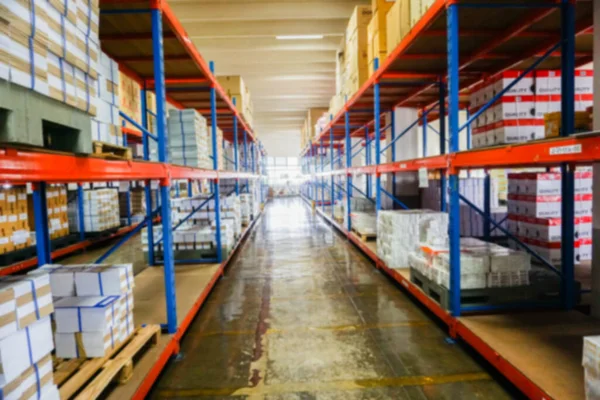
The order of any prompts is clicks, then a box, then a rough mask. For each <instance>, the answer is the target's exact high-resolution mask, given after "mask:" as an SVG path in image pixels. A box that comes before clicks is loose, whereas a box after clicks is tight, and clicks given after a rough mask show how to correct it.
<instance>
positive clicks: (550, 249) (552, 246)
mask: <svg viewBox="0 0 600 400" xmlns="http://www.w3.org/2000/svg"><path fill="white" fill-rule="evenodd" d="M522 241H523V242H524V243H525V244H527V245H528V246H529V247H531V250H533V251H535V252H536V253H537V254H538V255H539V256H541V257H542V258H543V259H545V260H547V261H548V262H550V264H552V265H560V262H561V250H560V242H543V241H541V240H535V239H529V238H522ZM575 247H577V245H576V246H575ZM575 252H577V250H576V251H575Z"/></svg>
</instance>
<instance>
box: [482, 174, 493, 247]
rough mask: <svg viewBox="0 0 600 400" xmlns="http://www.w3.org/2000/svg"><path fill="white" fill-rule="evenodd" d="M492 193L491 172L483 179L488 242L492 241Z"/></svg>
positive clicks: (485, 230)
mask: <svg viewBox="0 0 600 400" xmlns="http://www.w3.org/2000/svg"><path fill="white" fill-rule="evenodd" d="M491 191H492V185H491V177H490V171H485V177H484V178H483V237H484V238H485V240H487V241H489V240H490V239H491V233H492V229H491V228H492V224H490V217H491V214H492V204H491V202H492V199H491V197H492V196H491V195H492V193H491Z"/></svg>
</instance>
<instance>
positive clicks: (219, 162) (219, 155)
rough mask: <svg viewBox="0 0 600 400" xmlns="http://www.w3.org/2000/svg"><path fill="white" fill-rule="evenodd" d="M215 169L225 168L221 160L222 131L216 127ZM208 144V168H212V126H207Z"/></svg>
mask: <svg viewBox="0 0 600 400" xmlns="http://www.w3.org/2000/svg"><path fill="white" fill-rule="evenodd" d="M216 137H217V162H218V163H217V167H218V168H217V169H218V170H219V171H222V170H224V169H225V163H224V162H223V131H222V130H221V129H220V128H219V127H217V135H216ZM208 146H209V150H208V154H210V167H208V168H210V169H214V168H213V158H214V154H213V151H212V148H213V147H212V126H209V127H208ZM248 165H250V159H248Z"/></svg>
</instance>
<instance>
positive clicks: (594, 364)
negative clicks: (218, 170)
mask: <svg viewBox="0 0 600 400" xmlns="http://www.w3.org/2000/svg"><path fill="white" fill-rule="evenodd" d="M581 365H582V366H583V371H584V377H585V378H584V379H585V381H584V382H585V398H586V399H587V400H596V399H600V336H586V337H584V338H583V357H582V361H581Z"/></svg>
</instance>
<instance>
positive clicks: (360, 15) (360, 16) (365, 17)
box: [346, 6, 373, 40]
mask: <svg viewBox="0 0 600 400" xmlns="http://www.w3.org/2000/svg"><path fill="white" fill-rule="evenodd" d="M372 17H373V11H372V10H371V7H369V6H356V7H355V8H354V11H352V15H351V16H350V20H349V22H348V26H347V27H346V40H348V38H349V37H351V36H352V34H353V33H354V32H356V31H357V30H362V31H364V32H365V33H366V32H367V27H368V26H369V22H370V21H371V18H372Z"/></svg>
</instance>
